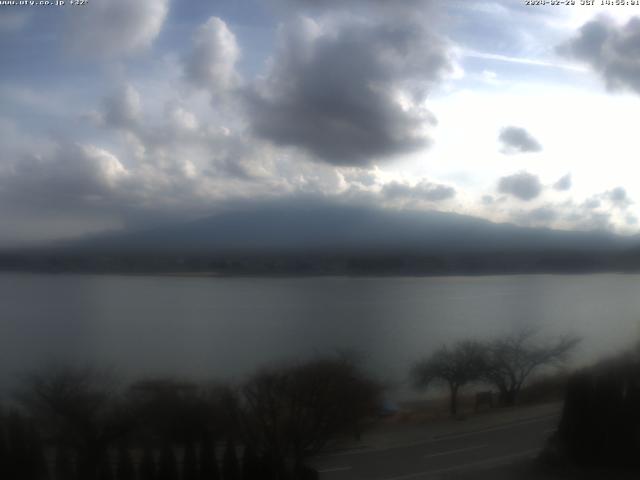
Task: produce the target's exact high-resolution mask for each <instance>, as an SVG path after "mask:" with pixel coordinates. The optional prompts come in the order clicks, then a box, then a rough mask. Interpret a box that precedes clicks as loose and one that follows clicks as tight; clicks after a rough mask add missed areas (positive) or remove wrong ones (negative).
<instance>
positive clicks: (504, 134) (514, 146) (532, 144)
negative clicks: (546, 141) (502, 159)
mask: <svg viewBox="0 0 640 480" xmlns="http://www.w3.org/2000/svg"><path fill="white" fill-rule="evenodd" d="M498 139H499V140H500V142H502V145H503V150H502V151H503V152H504V153H506V154H514V153H529V152H539V151H541V150H542V145H540V143H539V142H538V141H537V140H536V139H535V138H533V137H532V136H531V134H530V133H529V132H527V131H526V130H525V129H524V128H520V127H505V128H503V129H502V130H501V131H500V136H499V137H498Z"/></svg>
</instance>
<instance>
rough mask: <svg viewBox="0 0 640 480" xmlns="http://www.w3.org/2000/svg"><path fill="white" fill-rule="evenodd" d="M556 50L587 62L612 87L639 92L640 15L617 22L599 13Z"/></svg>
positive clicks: (613, 88)
mask: <svg viewBox="0 0 640 480" xmlns="http://www.w3.org/2000/svg"><path fill="white" fill-rule="evenodd" d="M557 50H558V52H559V53H560V54H562V55H564V56H567V57H569V58H573V59H576V60H580V61H582V62H585V63H587V64H589V65H590V66H591V67H592V68H593V69H594V70H595V71H597V72H598V73H599V74H600V75H601V76H602V78H603V79H604V80H605V82H606V84H607V87H608V88H609V89H612V90H616V89H622V88H628V89H631V90H634V91H636V92H637V93H640V17H633V18H631V19H630V20H629V21H628V22H627V23H626V24H624V25H617V24H616V23H614V21H613V20H611V19H610V18H608V17H605V16H601V17H598V18H596V19H594V20H592V21H590V22H588V23H586V24H584V25H583V26H582V27H581V28H580V29H579V30H578V33H577V35H576V36H575V37H574V38H572V39H571V40H569V41H568V42H566V43H564V44H563V45H560V46H559V47H558V49H557Z"/></svg>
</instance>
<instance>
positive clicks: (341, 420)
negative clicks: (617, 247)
mask: <svg viewBox="0 0 640 480" xmlns="http://www.w3.org/2000/svg"><path fill="white" fill-rule="evenodd" d="M379 392H380V387H379V386H378V384H377V383H376V382H374V381H373V380H371V379H370V378H368V376H367V375H366V374H365V373H363V372H362V371H361V370H360V369H359V368H358V367H357V366H356V365H355V364H354V363H353V362H350V361H348V360H346V359H344V358H336V359H333V358H330V359H320V360H314V361H310V362H307V363H305V364H301V365H297V366H293V367H289V368H282V369H277V370H270V371H263V372H261V373H259V374H257V375H256V376H254V377H253V378H252V379H251V380H250V381H249V382H248V383H247V384H246V385H245V386H244V388H243V389H242V391H241V395H240V400H241V418H242V425H243V427H244V428H243V434H244V437H245V442H246V443H249V444H251V445H252V447H253V448H255V450H256V452H257V453H259V454H261V455H262V456H263V457H266V458H267V459H268V462H269V463H271V465H269V467H270V468H272V469H280V468H282V465H283V464H284V462H285V461H292V462H293V463H295V464H298V465H301V464H302V463H303V462H304V460H305V459H306V458H307V457H308V456H310V455H313V454H316V453H318V452H320V451H321V450H322V449H323V448H325V447H326V446H327V445H328V444H329V443H331V442H332V441H334V440H337V439H339V438H341V437H342V436H344V435H349V434H353V433H355V432H356V431H357V429H358V428H360V426H361V423H362V421H363V420H364V419H366V418H368V417H370V416H371V415H372V414H373V413H374V412H375V409H376V407H377V404H378V395H379Z"/></svg>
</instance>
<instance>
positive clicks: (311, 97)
mask: <svg viewBox="0 0 640 480" xmlns="http://www.w3.org/2000/svg"><path fill="white" fill-rule="evenodd" d="M278 44H279V46H278V49H277V53H276V55H275V58H273V60H272V66H271V69H270V71H269V72H268V74H267V76H266V78H265V79H264V81H263V82H262V83H261V84H260V85H258V86H257V87H256V88H254V89H253V90H252V91H250V92H248V94H247V104H248V107H249V118H250V121H251V123H252V127H253V130H254V132H255V133H256V134H257V135H258V136H260V137H262V138H264V139H267V140H269V141H271V142H273V143H275V144H278V145H284V146H293V147H299V148H300V149H302V150H304V151H306V152H308V153H310V154H311V155H312V156H314V157H316V158H317V159H319V160H323V161H326V162H328V163H330V164H334V165H345V166H347V165H351V166H363V165H368V164H371V163H373V162H375V161H377V160H380V159H384V158H387V157H392V156H394V155H397V154H401V153H408V152H412V151H416V150H419V149H423V148H426V147H428V146H429V145H430V144H431V142H432V140H431V137H430V136H429V129H430V127H432V126H433V125H434V124H435V123H436V120H435V117H434V116H433V114H431V112H429V111H428V110H427V109H426V108H425V106H424V99H425V95H426V93H427V92H428V91H429V90H430V89H431V88H432V87H433V86H434V85H435V84H437V83H438V82H439V81H440V80H441V79H442V78H443V76H444V75H445V74H446V73H447V72H449V71H450V69H451V68H452V64H451V59H450V55H449V51H448V48H447V46H446V45H445V44H444V43H443V42H442V41H441V40H439V39H438V38H437V37H436V36H434V35H433V34H431V33H429V32H428V31H427V30H425V28H424V26H423V25H421V24H418V23H407V22H394V23H392V24H390V25H387V24H384V23H375V22H373V23H372V22H367V21H355V20H349V21H342V22H334V23H329V24H320V23H317V22H315V21H314V20H312V19H310V18H307V17H299V18H298V19H296V20H295V21H293V22H291V23H289V24H287V25H286V26H284V27H282V28H281V30H280V33H279V42H278Z"/></svg>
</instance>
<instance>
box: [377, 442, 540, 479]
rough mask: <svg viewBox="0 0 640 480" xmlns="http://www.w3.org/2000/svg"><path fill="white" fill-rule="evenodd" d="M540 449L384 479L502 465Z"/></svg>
mask: <svg viewBox="0 0 640 480" xmlns="http://www.w3.org/2000/svg"><path fill="white" fill-rule="evenodd" d="M539 451H540V449H538V448H536V449H532V450H525V451H524V452H519V453H512V454H511V455H502V456H500V457H493V458H488V459H486V460H481V461H479V462H473V463H465V464H462V465H456V466H455V467H448V468H441V469H439V470H427V471H424V472H418V473H410V474H408V475H400V476H399V477H389V478H385V479H383V480H409V479H412V478H420V477H427V476H433V475H440V474H443V473H448V472H454V471H456V470H464V469H467V468H474V467H481V466H483V465H492V464H495V465H500V464H501V463H503V462H506V461H509V460H513V459H515V458H522V457H528V456H531V455H533V454H534V453H538V452H539Z"/></svg>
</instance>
